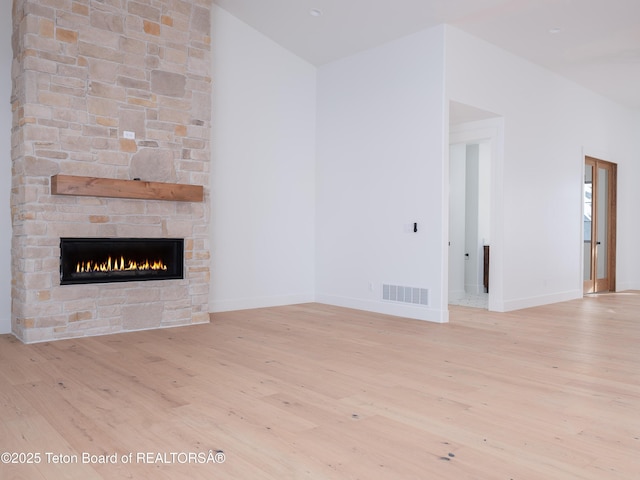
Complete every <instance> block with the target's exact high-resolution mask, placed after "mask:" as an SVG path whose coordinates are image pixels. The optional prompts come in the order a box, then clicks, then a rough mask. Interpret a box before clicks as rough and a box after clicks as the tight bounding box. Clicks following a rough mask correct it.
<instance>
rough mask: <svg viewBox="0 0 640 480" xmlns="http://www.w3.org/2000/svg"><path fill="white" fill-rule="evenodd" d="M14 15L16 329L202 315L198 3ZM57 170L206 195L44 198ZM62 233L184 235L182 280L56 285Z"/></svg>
mask: <svg viewBox="0 0 640 480" xmlns="http://www.w3.org/2000/svg"><path fill="white" fill-rule="evenodd" d="M6 13H8V12H6ZM12 14H13V29H14V30H13V37H12V43H13V45H12V46H13V52H14V61H13V66H12V78H13V95H12V99H11V103H12V108H13V130H12V163H13V170H12V191H11V211H12V219H13V241H12V298H13V306H12V328H13V332H14V334H15V335H16V336H18V337H19V338H20V339H22V340H23V341H24V342H37V341H45V340H52V339H58V338H67V337H76V336H86V335H98V334H106V333H113V332H120V331H127V330H138V329H146V328H158V327H164V326H173V325H185V324H191V323H202V322H206V321H208V291H209V249H208V223H209V220H208V219H209V211H208V201H209V194H208V188H207V186H208V184H209V180H208V178H209V159H210V145H209V144H210V138H209V137H210V119H211V115H210V114H211V112H210V105H211V103H210V99H211V78H210V63H211V61H210V31H209V28H210V0H137V1H133V0H14V1H13V11H12ZM125 131H129V132H134V133H135V139H128V138H125V136H124V132H125ZM58 173H60V174H66V175H79V176H92V177H103V178H117V179H133V178H141V179H142V180H151V181H163V182H175V183H184V184H191V185H203V186H204V187H205V201H204V202H201V203H200V202H199V203H191V202H174V201H164V200H129V199H119V198H95V197H76V196H66V195H65V196H59V195H52V194H51V180H50V179H51V176H52V175H55V174H58ZM60 237H177V238H184V239H185V279H184V280H167V281H149V282H127V283H112V284H93V285H64V286H61V285H60V271H59V269H60V259H59V256H60Z"/></svg>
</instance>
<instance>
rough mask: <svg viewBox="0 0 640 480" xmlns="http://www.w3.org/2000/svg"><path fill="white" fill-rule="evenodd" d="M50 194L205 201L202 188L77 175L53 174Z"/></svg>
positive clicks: (200, 186) (198, 186)
mask: <svg viewBox="0 0 640 480" xmlns="http://www.w3.org/2000/svg"><path fill="white" fill-rule="evenodd" d="M51 193H52V194H53V195H80V196H90V197H112V198H137V199H142V200H173V201H176V202H202V201H203V199H204V189H203V187H202V185H182V184H178V183H162V182H145V181H140V180H118V179H115V178H99V177H78V176H75V175H54V176H53V177H51Z"/></svg>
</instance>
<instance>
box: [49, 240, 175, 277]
mask: <svg viewBox="0 0 640 480" xmlns="http://www.w3.org/2000/svg"><path fill="white" fill-rule="evenodd" d="M96 249H101V251H102V252H103V253H102V254H103V255H107V256H109V255H113V256H114V257H118V256H120V255H121V254H124V253H126V255H127V257H128V258H134V259H137V260H138V261H144V260H145V259H147V260H149V261H153V260H158V259H162V260H163V261H167V262H166V263H167V264H168V268H167V270H166V271H165V270H154V271H150V270H145V271H112V272H89V273H86V272H85V273H78V272H76V265H77V263H78V261H80V260H81V258H84V257H86V255H87V253H88V252H93V251H95V250H96ZM93 254H94V255H95V253H93ZM94 258H95V257H94ZM101 258H102V257H100V259H99V258H95V259H96V260H100V261H102V260H101ZM169 260H170V261H169ZM183 278H184V239H183V238H93V237H85V238H73V237H63V238H60V285H78V284H91V283H113V282H140V281H150V280H177V279H183Z"/></svg>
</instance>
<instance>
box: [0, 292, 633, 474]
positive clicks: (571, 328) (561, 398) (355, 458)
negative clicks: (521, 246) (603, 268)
mask: <svg viewBox="0 0 640 480" xmlns="http://www.w3.org/2000/svg"><path fill="white" fill-rule="evenodd" d="M0 408H1V417H0V452H17V453H23V454H29V453H39V454H40V456H41V457H40V463H38V464H33V463H32V464H23V465H15V464H0V478H2V479H11V480H14V479H29V480H32V479H34V480H41V479H52V480H54V479H55V480H59V479H82V480H91V479H115V478H118V479H119V478H122V479H125V478H126V479H129V478H131V479H154V480H155V479H161V480H162V479H171V480H175V479H191V480H194V479H234V480H248V479H251V480H262V479H264V480H270V479H273V480H276V479H277V480H285V479H332V480H333V479H367V480H371V479H385V480H386V479H392V480H398V479H401V480H404V479H447V480H459V479H480V480H486V479H500V480H509V479H514V480H516V479H517V480H532V479H545V480H549V479H554V480H555V479H592V480H606V479H629V480H633V479H638V478H640V292H628V293H619V294H611V295H601V296H593V297H589V298H585V299H581V300H576V301H571V302H566V303H561V304H556V305H550V306H545V307H540V308H532V309H527V310H521V311H517V312H511V313H504V314H497V313H490V312H487V311H484V310H478V309H472V308H465V307H452V310H451V322H450V323H449V324H446V325H438V324H432V323H427V322H420V321H414V320H407V319H400V318H395V317H389V316H384V315H377V314H372V313H366V312H361V311H355V310H348V309H343V308H337V307H331V306H326V305H319V304H305V305H294V306H287V307H278V308H267V309H257V310H248V311H240V312H230V313H222V314H215V315H213V316H212V323H211V324H210V325H198V326H192V327H182V328H175V329H167V330H155V331H145V332H136V333H127V334H119V335H112V336H103V337H93V338H82V339H77V340H65V341H59V342H54V343H45V344H37V345H22V344H20V343H19V342H18V341H17V340H15V339H13V337H10V336H2V337H0ZM209 450H211V451H213V452H216V451H222V452H223V453H224V455H225V462H224V463H206V464H193V463H191V464H185V463H181V461H182V462H183V461H185V460H186V459H187V458H188V457H187V455H188V454H189V453H190V452H193V453H194V454H195V453H198V452H201V453H207V452H208V451H209ZM145 452H148V453H151V454H152V457H151V458H148V457H147V456H146V455H145V456H144V459H145V460H154V461H153V462H151V463H142V462H141V459H142V458H143V456H140V455H139V454H144V453H145ZM114 453H115V454H116V457H115V458H116V460H117V461H116V463H115V464H98V463H95V462H96V461H97V460H99V459H101V458H100V457H94V458H93V459H91V458H90V459H89V463H84V464H83V463H82V460H83V458H82V455H83V454H87V455H103V457H102V459H104V460H107V459H111V458H112V457H108V456H107V455H112V454H114ZM177 453H180V455H173V454H177ZM54 454H55V455H68V457H67V458H66V460H68V461H69V460H70V461H71V462H72V463H69V464H56V463H54V460H56V459H58V458H57V457H55V456H54ZM129 454H131V455H132V456H131V457H130V458H131V461H130V463H126V462H127V461H128V460H129V457H128V455H129ZM156 454H159V455H161V457H160V458H158V457H155V455H156ZM74 456H76V457H74ZM123 457H124V458H123ZM16 459H17V460H28V459H29V458H27V457H26V456H23V457H22V458H19V457H16ZM31 459H32V460H35V457H31ZM60 459H62V458H60ZM200 459H203V457H200ZM158 460H166V462H164V463H163V462H162V461H158Z"/></svg>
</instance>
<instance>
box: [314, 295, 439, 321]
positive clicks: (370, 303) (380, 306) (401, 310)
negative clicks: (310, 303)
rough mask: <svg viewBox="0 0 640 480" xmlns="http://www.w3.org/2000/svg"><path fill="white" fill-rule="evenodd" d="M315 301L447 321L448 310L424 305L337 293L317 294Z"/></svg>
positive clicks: (399, 315) (414, 317) (415, 317)
mask: <svg viewBox="0 0 640 480" xmlns="http://www.w3.org/2000/svg"><path fill="white" fill-rule="evenodd" d="M315 301H316V302H318V303H325V304H327V305H335V306H336V307H345V308H354V309H356V310H364V311H366V312H375V313H382V314H385V315H394V316H397V317H404V318H411V319H414V320H425V321H427V322H435V323H447V322H448V321H449V311H448V310H434V309H431V308H428V307H426V308H425V307H424V306H421V307H419V306H413V305H408V304H404V303H396V302H386V301H374V300H363V299H359V298H349V297H340V296H337V295H328V294H322V293H320V294H317V295H316V300H315Z"/></svg>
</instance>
